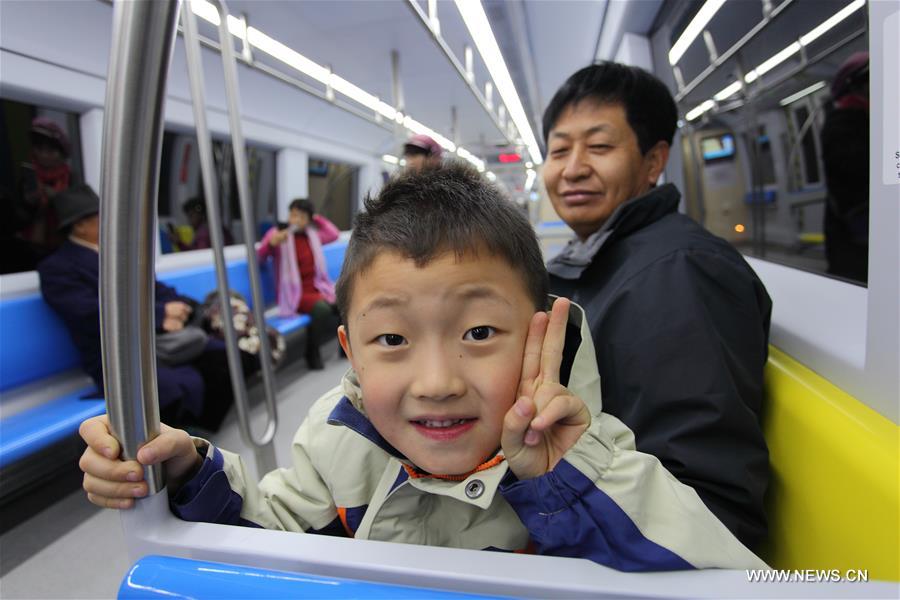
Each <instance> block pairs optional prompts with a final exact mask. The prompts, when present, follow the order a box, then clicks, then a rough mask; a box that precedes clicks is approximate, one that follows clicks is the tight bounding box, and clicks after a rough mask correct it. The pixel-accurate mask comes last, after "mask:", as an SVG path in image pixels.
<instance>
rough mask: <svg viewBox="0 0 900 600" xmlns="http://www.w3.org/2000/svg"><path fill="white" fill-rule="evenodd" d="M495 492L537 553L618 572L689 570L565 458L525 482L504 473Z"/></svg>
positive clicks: (689, 567)
mask: <svg viewBox="0 0 900 600" xmlns="http://www.w3.org/2000/svg"><path fill="white" fill-rule="evenodd" d="M500 493H501V494H502V495H503V497H504V498H505V499H506V501H507V502H509V504H510V506H512V508H513V510H514V511H515V512H516V514H517V515H518V516H519V519H520V520H521V521H522V523H523V524H524V525H525V527H526V528H527V529H528V532H529V535H530V537H531V541H532V542H533V543H534V545H535V547H536V549H537V553H538V554H546V555H551V556H565V557H571V558H587V559H590V560H592V561H594V562H597V563H600V564H601V565H604V566H607V567H611V568H613V569H618V570H620V571H673V570H684V569H693V567H692V566H691V565H690V564H689V563H688V562H687V561H685V560H684V559H683V558H681V557H680V556H678V555H676V554H675V553H673V552H671V551H670V550H668V549H666V548H664V547H662V546H660V545H659V544H657V543H655V542H653V541H651V540H649V539H647V538H646V537H644V535H643V534H642V533H641V531H640V530H639V529H638V527H637V525H635V523H634V522H633V521H632V520H631V518H630V517H629V516H628V515H627V514H626V513H625V511H623V510H622V509H621V508H620V507H619V506H618V505H617V504H616V503H615V501H613V499H612V498H610V497H609V496H608V495H606V494H605V493H604V492H603V491H601V490H600V489H598V488H597V487H596V485H594V482H593V481H591V480H590V479H589V478H588V477H586V476H585V475H584V474H583V473H582V472H581V471H579V470H578V469H576V468H575V467H573V466H572V465H571V464H570V463H568V462H566V461H565V460H561V461H559V463H558V464H557V465H556V467H555V468H554V469H553V470H552V471H550V472H548V473H546V474H544V475H542V476H540V477H535V478H533V479H528V480H525V481H519V480H518V479H516V478H515V476H514V475H513V474H512V472H510V473H509V474H508V475H507V477H506V478H505V479H504V481H503V483H502V484H501V486H500Z"/></svg>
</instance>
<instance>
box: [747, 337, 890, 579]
mask: <svg viewBox="0 0 900 600" xmlns="http://www.w3.org/2000/svg"><path fill="white" fill-rule="evenodd" d="M765 379H766V406H765V410H764V413H763V427H764V431H765V436H766V441H767V442H768V445H769V453H770V456H769V460H770V463H771V466H772V483H771V487H770V489H769V493H768V496H767V499H766V500H767V506H768V510H769V520H770V523H769V543H768V544H767V546H766V548H765V549H764V551H763V552H762V557H763V558H764V559H765V560H766V561H767V562H768V563H769V564H770V565H771V566H772V567H774V568H779V569H840V570H841V571H842V572H845V571H846V570H847V569H868V573H869V578H870V579H871V580H893V581H900V550H898V546H900V443H898V440H900V428H898V426H897V425H895V424H894V423H892V422H891V421H890V420H888V419H886V418H885V417H883V416H881V415H880V414H878V413H876V412H875V411H874V410H872V409H871V408H869V407H868V406H865V405H864V404H862V403H861V402H859V401H858V400H856V399H855V398H853V397H851V396H850V395H848V394H847V393H846V392H844V391H842V390H840V389H839V388H837V387H835V386H834V385H833V384H831V383H830V382H828V381H827V380H825V379H824V378H822V377H821V376H820V375H818V374H816V373H814V372H813V371H811V370H810V369H808V368H807V367H805V366H803V365H802V364H800V363H798V362H797V361H795V360H794V359H792V358H791V357H789V356H788V355H786V354H784V353H783V352H781V351H780V350H778V349H777V348H774V347H770V348H769V361H768V364H767V366H766V373H765Z"/></svg>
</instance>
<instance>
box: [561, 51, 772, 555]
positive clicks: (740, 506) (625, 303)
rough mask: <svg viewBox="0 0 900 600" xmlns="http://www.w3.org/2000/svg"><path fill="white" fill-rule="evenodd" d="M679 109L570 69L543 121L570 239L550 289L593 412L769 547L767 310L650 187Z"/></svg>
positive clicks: (700, 233)
mask: <svg viewBox="0 0 900 600" xmlns="http://www.w3.org/2000/svg"><path fill="white" fill-rule="evenodd" d="M677 119H678V111H677V109H676V107H675V101H674V100H673V99H672V95H671V93H669V90H668V89H667V88H666V86H665V84H663V83H662V82H661V81H659V80H658V79H657V78H656V77H654V76H653V75H651V74H650V73H647V72H646V71H644V70H642V69H639V68H637V67H629V66H625V65H621V64H617V63H600V64H597V65H593V66H590V67H585V68H584V69H581V70H580V71H578V72H577V73H575V74H574V75H572V76H571V77H569V79H568V80H567V81H566V82H565V83H564V84H563V85H562V87H561V88H560V89H559V90H558V91H557V92H556V95H554V97H553V100H552V101H551V102H550V105H549V106H548V107H547V110H546V112H545V113H544V123H543V125H544V139H545V140H546V141H547V161H546V162H545V164H544V169H543V176H544V183H545V185H546V188H547V193H548V195H549V196H550V201H551V202H552V203H553V207H554V208H555V209H556V212H557V214H559V216H560V218H561V219H562V220H563V221H565V222H566V224H567V225H568V226H569V227H571V228H572V229H573V230H574V231H575V234H576V235H577V236H578V239H576V240H573V241H572V242H571V243H570V244H569V245H568V246H567V247H566V248H565V249H564V250H563V251H562V252H561V253H560V254H559V256H557V257H556V258H554V259H553V260H551V261H550V262H549V264H548V265H547V269H548V270H549V271H550V290H551V291H552V292H553V293H555V294H558V295H560V296H566V297H569V298H571V299H572V300H573V301H575V302H578V303H579V304H581V305H582V306H584V308H585V311H586V312H587V315H588V320H589V322H590V329H591V333H592V334H593V336H594V343H595V344H596V345H597V348H599V349H600V351H599V352H597V367H598V370H599V371H600V380H601V381H602V382H603V400H604V408H605V409H606V410H608V411H609V413H610V414H612V415H615V416H616V417H618V418H619V419H621V420H622V421H623V422H624V423H625V424H626V425H627V426H628V427H629V428H630V429H631V430H632V431H633V432H634V436H635V443H636V444H637V448H638V450H640V451H641V452H647V453H648V454H652V455H653V456H655V457H657V458H659V460H660V461H662V464H663V465H664V466H665V467H666V468H667V469H668V470H669V471H671V472H672V474H673V475H674V476H675V477H677V478H678V480H679V481H681V482H682V483H684V484H686V485H689V486H691V487H692V488H694V489H695V490H696V491H697V493H698V494H699V495H700V498H701V499H702V500H703V502H704V503H705V504H706V506H708V507H709V509H710V510H711V511H712V512H713V513H715V515H716V516H717V517H719V518H720V519H721V520H722V522H723V523H725V525H726V526H727V527H728V528H729V529H730V530H731V532H732V533H734V534H735V535H736V536H737V538H738V539H739V540H741V541H742V542H743V543H744V544H747V546H749V547H751V548H753V547H756V545H757V544H759V543H760V542H761V541H762V540H764V539H765V537H766V531H767V526H766V512H765V507H764V505H763V499H764V497H765V493H766V488H767V486H768V483H769V453H768V449H767V447H766V440H765V438H764V437H763V433H762V423H761V418H760V414H761V411H762V403H763V369H764V368H765V365H766V358H767V354H768V337H769V318H770V315H771V312H772V302H771V300H769V295H768V294H767V293H766V288H765V287H764V286H763V284H762V282H761V281H760V280H759V278H758V277H757V276H756V274H755V273H754V272H753V269H751V268H750V266H749V265H748V264H747V262H746V261H745V260H744V259H743V257H742V256H741V255H740V253H738V251H737V250H735V249H734V247H732V246H731V245H730V244H729V243H728V242H726V241H725V240H723V239H720V238H717V237H716V236H714V235H712V234H711V233H709V231H707V230H706V229H704V228H703V227H702V226H700V225H699V224H697V223H696V222H695V221H693V220H692V219H690V218H689V217H687V216H685V215H683V214H681V213H679V212H678V202H679V198H680V196H681V194H680V193H679V192H678V188H676V187H675V186H674V185H673V184H671V183H668V184H665V185H661V186H659V187H657V185H656V182H657V180H658V179H659V177H660V174H661V173H662V172H663V170H664V169H665V166H666V162H667V161H668V158H669V146H670V144H671V143H672V136H673V135H674V133H675V126H676V121H677Z"/></svg>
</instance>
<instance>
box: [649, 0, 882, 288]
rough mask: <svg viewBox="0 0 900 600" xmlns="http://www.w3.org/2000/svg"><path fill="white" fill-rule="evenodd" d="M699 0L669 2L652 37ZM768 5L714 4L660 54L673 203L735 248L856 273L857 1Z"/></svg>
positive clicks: (859, 184)
mask: <svg viewBox="0 0 900 600" xmlns="http://www.w3.org/2000/svg"><path fill="white" fill-rule="evenodd" d="M701 5H703V3H700V2H692V3H683V4H681V5H677V6H676V5H673V7H672V8H670V9H669V10H670V11H671V13H672V14H669V15H668V18H667V20H668V22H671V23H673V24H674V26H673V27H670V28H666V27H661V28H660V30H659V32H658V34H657V36H656V41H654V44H656V45H657V46H659V47H660V49H664V50H665V52H666V53H668V49H669V48H671V45H672V42H673V41H674V40H676V39H678V38H679V36H680V34H681V32H682V31H683V30H684V29H685V28H686V27H687V24H688V23H689V22H691V20H692V19H693V18H694V16H695V15H696V14H697V12H698V11H699V9H700V7H701ZM770 9H771V7H769V8H766V3H764V2H759V3H758V2H726V3H724V4H722V5H721V6H720V7H719V9H718V11H717V12H715V15H714V17H713V18H712V19H711V20H709V22H708V24H706V25H705V29H706V31H705V32H703V35H702V36H697V40H698V41H694V42H692V43H691V45H690V46H689V47H688V48H687V49H686V50H685V51H684V52H683V53H682V54H680V55H679V56H678V57H677V58H676V59H674V60H675V62H674V63H671V65H670V67H671V77H669V80H670V81H671V82H672V84H673V88H674V90H675V92H676V99H677V101H678V104H679V111H680V112H681V114H682V115H683V118H684V120H683V121H682V123H683V127H682V128H681V133H682V136H683V140H682V145H681V147H682V150H683V155H684V161H683V164H682V166H683V176H684V179H685V185H684V190H685V195H686V198H685V208H686V210H687V212H688V214H689V215H691V216H692V217H694V218H695V219H696V220H697V221H699V222H700V223H702V224H703V225H704V226H706V227H707V228H708V229H709V230H710V231H712V232H713V233H715V234H716V235H718V236H720V237H723V238H725V239H727V240H729V241H730V242H732V243H733V244H734V245H735V246H737V247H738V248H739V249H740V250H741V251H742V252H744V253H745V254H748V255H750V256H755V257H759V258H765V259H767V260H772V261H775V262H780V263H783V264H786V265H788V266H792V267H796V268H800V269H804V270H809V271H813V272H816V273H821V274H827V275H831V276H835V277H838V278H842V279H844V280H848V281H851V282H855V283H860V284H865V283H866V281H867V271H868V176H869V166H868V131H869V122H868V114H869V113H868V55H867V54H865V52H866V51H867V49H868V43H869V40H868V30H867V10H866V5H865V4H864V3H862V2H859V1H852V2H851V1H849V0H822V1H813V0H795V1H794V2H792V3H790V4H785V6H784V7H780V8H779V10H778V11H774V12H770ZM751 32H752V33H751ZM666 56H668V54H666ZM723 58H724V60H723ZM670 60H672V59H671V58H670ZM670 175H671V174H670Z"/></svg>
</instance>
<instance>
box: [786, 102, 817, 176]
mask: <svg viewBox="0 0 900 600" xmlns="http://www.w3.org/2000/svg"><path fill="white" fill-rule="evenodd" d="M790 115H791V118H790V119H789V121H788V123H789V124H790V127H789V129H788V130H789V132H790V138H791V148H792V150H791V153H792V154H791V156H793V155H797V156H798V157H800V158H802V161H800V162H799V163H793V165H794V166H797V165H802V168H801V169H800V172H799V173H797V177H796V179H799V181H800V183H801V185H799V186H797V187H796V188H795V189H800V188H803V187H809V186H815V185H818V184H820V183H821V181H822V180H821V177H820V176H819V157H820V152H819V144H818V142H817V137H818V136H817V135H816V131H817V128H815V123H816V121H815V117H816V114H815V113H814V114H812V115H811V114H810V112H809V109H808V108H807V107H806V106H805V105H803V106H798V107H796V108H794V109H793V110H791V111H790ZM820 124H821V123H820ZM797 149H799V152H798V151H797ZM791 156H789V160H790V158H791ZM789 164H791V163H790V162H789ZM796 179H795V180H796Z"/></svg>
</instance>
